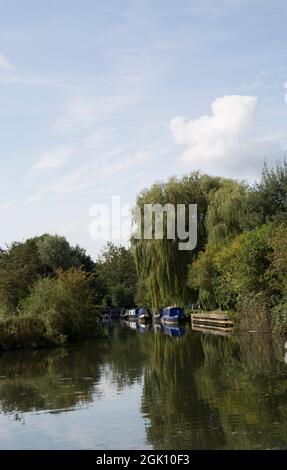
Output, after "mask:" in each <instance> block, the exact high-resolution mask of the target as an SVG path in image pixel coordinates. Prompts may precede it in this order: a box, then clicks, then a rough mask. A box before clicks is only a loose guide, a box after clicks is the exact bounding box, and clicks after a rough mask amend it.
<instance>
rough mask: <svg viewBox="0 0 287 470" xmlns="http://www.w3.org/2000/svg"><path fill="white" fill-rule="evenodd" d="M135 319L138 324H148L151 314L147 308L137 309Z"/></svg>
mask: <svg viewBox="0 0 287 470" xmlns="http://www.w3.org/2000/svg"><path fill="white" fill-rule="evenodd" d="M137 319H138V321H140V322H145V323H149V322H151V321H152V313H151V311H150V310H149V309H148V308H139V311H138V315H137Z"/></svg>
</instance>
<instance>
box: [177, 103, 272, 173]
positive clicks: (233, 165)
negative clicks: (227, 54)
mask: <svg viewBox="0 0 287 470" xmlns="http://www.w3.org/2000/svg"><path fill="white" fill-rule="evenodd" d="M256 107H257V98H256V97H254V96H242V95H228V96H223V97H220V98H216V99H215V100H214V101H213V102H212V105H211V110H212V114H211V115H209V116H201V117H199V118H197V119H194V120H191V121H187V120H186V119H185V118H183V117H180V116H179V117H176V118H174V119H173V120H172V121H171V123H170V131H171V134H172V136H173V138H174V140H175V142H176V143H177V144H179V145H183V146H185V147H186V150H185V151H184V152H183V155H182V158H183V160H184V162H185V163H186V165H187V166H189V167H191V168H192V169H196V168H200V169H202V170H203V171H207V172H212V173H217V174H224V175H228V176H238V177H246V176H247V177H248V176H251V177H253V176H254V175H255V174H257V173H258V171H260V168H261V167H262V163H263V161H264V159H268V158H269V157H270V158H271V159H272V160H274V158H278V156H280V155H279V154H280V149H279V147H278V146H277V145H276V144H273V143H272V142H268V141H265V140H264V139H261V140H260V141H255V140H252V139H250V137H249V135H248V131H249V130H250V128H251V125H252V123H253V121H254V116H255V111H256Z"/></svg>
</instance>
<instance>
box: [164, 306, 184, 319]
mask: <svg viewBox="0 0 287 470" xmlns="http://www.w3.org/2000/svg"><path fill="white" fill-rule="evenodd" d="M183 319H184V310H183V308H182V307H167V308H164V309H163V311H162V315H161V321H162V322H163V323H176V322H178V321H181V320H183Z"/></svg>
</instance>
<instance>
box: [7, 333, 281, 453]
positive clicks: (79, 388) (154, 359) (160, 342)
mask: <svg viewBox="0 0 287 470" xmlns="http://www.w3.org/2000/svg"><path fill="white" fill-rule="evenodd" d="M105 331H106V334H107V338H106V339H98V340H95V341H92V342H89V343H86V344H82V345H79V346H73V347H69V348H58V349H54V350H46V351H44V350H42V351H24V352H23V351H21V352H9V353H8V352H7V353H2V354H1V355H0V409H1V414H0V425H1V428H2V429H5V433H6V434H5V439H4V440H3V439H2V437H1V441H0V446H2V448H3V447H4V448H5V447H7V448H8V447H10V448H11V447H12V448H23V447H27V446H29V445H30V448H35V446H36V443H37V440H38V439H40V437H41V436H42V437H43V441H42V442H45V448H55V447H56V445H57V446H59V447H60V448H71V447H73V448H87V447H91V448H96V447H98V446H102V447H103V448H115V449H117V448H131V447H132V446H134V447H138V448H143V447H152V448H156V449H209V448H227V449H240V448H286V446H287V419H286V418H287V367H286V364H285V362H284V354H285V350H284V341H283V342H282V341H281V342H279V341H278V342H276V341H274V340H273V341H272V338H271V337H269V336H259V335H255V334H253V335H252V334H250V335H241V336H236V335H233V336H231V337H228V338H226V337H219V336H215V335H210V334H203V333H200V332H193V331H191V329H190V328H189V326H186V327H177V326H175V327H174V326H171V327H170V326H168V327H166V326H165V327H163V328H162V327H161V326H160V325H158V326H156V327H154V326H153V325H138V324H136V328H135V329H134V325H133V326H132V327H131V326H130V325H123V326H120V325H117V326H113V327H111V326H105ZM142 332H144V333H146V334H144V335H143V334H141V333H142ZM158 333H159V334H158ZM112 411H113V412H112ZM43 414H44V416H43ZM49 415H50V416H53V418H51V419H52V421H51V422H52V424H51V426H53V432H50V433H48V432H47V429H46V428H47V427H48V425H47V423H48V422H49V423H50V418H48V416H49ZM65 416H68V417H69V421H68V422H69V425H68V428H67V429H69V430H71V429H73V427H74V428H75V429H78V433H77V432H75V433H74V434H73V439H72V438H71V437H69V438H68V437H67V432H68V431H67V429H66V428H65V429H66V430H65V431H63V429H64V428H63V426H64V423H66V422H67V420H66V418H65ZM11 418H12V419H11ZM40 420H41V426H42V427H41V428H40V427H39V422H40ZM21 423H26V425H25V426H24V427H23V426H22V428H21V433H20V432H18V427H17V426H21ZM1 432H2V431H1ZM65 433H66V434H65ZM52 436H53V437H52ZM44 437H45V439H44ZM40 442H41V441H40ZM56 443H57V444H56Z"/></svg>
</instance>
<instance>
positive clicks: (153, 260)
mask: <svg viewBox="0 0 287 470" xmlns="http://www.w3.org/2000/svg"><path fill="white" fill-rule="evenodd" d="M221 184H222V180H221V179H220V178H216V177H211V176H207V175H204V174H201V173H199V172H194V173H191V174H190V175H189V176H185V177H183V178H182V179H177V178H171V179H169V181H168V182H167V183H165V184H161V183H157V184H154V185H153V186H152V187H151V188H150V189H148V190H144V191H143V192H142V193H141V194H140V195H139V196H138V198H137V206H138V207H139V208H140V210H141V213H142V215H143V214H144V205H145V204H157V203H158V204H161V205H162V206H164V205H165V204H173V205H174V206H175V207H176V205H177V204H184V205H185V207H186V220H187V221H188V206H189V204H197V212H198V220H197V222H198V226H197V240H198V242H197V246H196V248H195V249H194V250H192V251H180V250H178V242H179V239H178V238H176V239H175V240H169V239H167V237H164V238H163V240H156V239H151V240H145V239H140V240H133V242H132V243H133V249H134V252H135V258H136V266H137V272H138V276H139V279H140V283H141V285H144V286H146V288H147V290H148V291H149V292H150V298H151V303H152V306H153V307H154V308H158V307H159V306H162V305H168V304H170V303H178V304H186V303H188V302H189V301H190V300H192V299H193V298H195V296H196V293H195V292H192V290H190V289H189V288H188V286H187V285H186V276H187V267H188V265H189V264H190V263H192V262H193V261H194V259H195V258H196V255H197V253H198V252H200V251H201V250H202V249H203V248H204V246H205V244H206V241H207V232H206V227H205V216H206V213H207V209H208V196H209V193H210V192H211V191H213V190H215V189H217V188H219V187H220V186H221ZM164 223H165V227H166V219H165V220H164ZM142 224H143V217H142ZM186 228H188V227H186Z"/></svg>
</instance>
